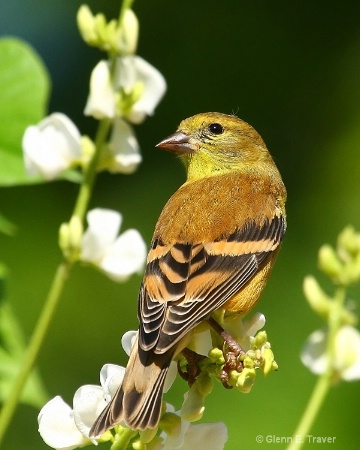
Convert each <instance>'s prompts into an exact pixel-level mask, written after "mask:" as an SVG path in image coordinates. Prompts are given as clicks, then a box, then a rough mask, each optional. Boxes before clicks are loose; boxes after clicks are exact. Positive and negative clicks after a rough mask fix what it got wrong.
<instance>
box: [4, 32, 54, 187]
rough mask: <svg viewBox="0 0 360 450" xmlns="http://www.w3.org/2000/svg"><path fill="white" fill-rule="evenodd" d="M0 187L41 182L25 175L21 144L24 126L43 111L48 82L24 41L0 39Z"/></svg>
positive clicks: (38, 117) (37, 60) (35, 119)
mask: <svg viewBox="0 0 360 450" xmlns="http://www.w3.org/2000/svg"><path fill="white" fill-rule="evenodd" d="M0 67H1V70H0V186H13V185H18V184H29V183H34V182H39V181H43V180H41V179H39V178H31V177H29V176H28V175H27V174H26V173H25V169H24V162H23V155H22V148H21V141H22V136H23V134H24V131H25V129H26V127H28V126H29V125H32V124H36V123H37V122H39V121H40V120H41V119H42V118H43V117H44V116H45V112H46V107H47V102H48V95H49V89H50V82H49V76H48V73H47V70H46V68H45V66H44V64H43V63H42V61H41V59H40V57H39V56H38V55H37V53H36V52H35V51H34V50H33V49H32V48H31V47H30V46H29V45H28V44H26V43H25V42H22V41H20V40H18V39H14V38H3V39H0Z"/></svg>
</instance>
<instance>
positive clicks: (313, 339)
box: [300, 330, 327, 375]
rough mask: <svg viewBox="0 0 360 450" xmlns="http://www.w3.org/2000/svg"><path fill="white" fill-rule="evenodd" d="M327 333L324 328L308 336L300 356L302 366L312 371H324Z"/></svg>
mask: <svg viewBox="0 0 360 450" xmlns="http://www.w3.org/2000/svg"><path fill="white" fill-rule="evenodd" d="M326 339H327V334H326V333H325V331H324V330H317V331H314V332H313V333H311V334H310V336H309V337H308V339H307V341H306V343H305V346H304V348H303V351H302V352H301V355H300V358H301V361H302V363H303V364H304V366H306V367H307V368H308V369H309V370H310V371H311V372H312V373H315V374H317V375H320V374H322V373H324V371H325V370H326V365H327V358H326V355H325V351H326Z"/></svg>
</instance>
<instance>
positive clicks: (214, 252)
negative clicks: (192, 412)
mask: <svg viewBox="0 0 360 450" xmlns="http://www.w3.org/2000/svg"><path fill="white" fill-rule="evenodd" d="M285 228H286V223H285V219H284V217H282V216H274V217H273V218H272V219H271V220H268V219H267V220H265V221H264V223H263V224H262V225H261V226H258V225H256V224H255V223H254V222H252V221H249V222H247V223H245V225H244V226H243V227H242V228H241V229H239V230H236V231H235V232H234V233H232V234H231V235H230V236H227V237H226V238H224V237H221V238H219V239H218V240H216V241H214V242H211V243H201V244H199V243H198V244H194V243H192V244H191V243H177V244H175V245H171V246H166V245H164V244H163V243H162V242H161V241H160V240H154V242H153V245H152V249H151V250H150V253H149V258H148V264H147V268H146V272H145V277H144V281H143V284H142V287H141V290H140V294H139V295H140V298H139V309H138V315H139V320H140V333H139V344H140V346H141V348H142V349H143V350H150V349H154V351H155V352H156V353H164V352H166V351H167V350H168V349H169V348H170V347H171V346H173V345H174V344H175V343H176V342H178V341H179V340H180V339H181V338H182V337H183V336H184V335H185V334H186V333H187V332H188V331H189V330H191V329H192V328H194V327H195V326H196V325H197V324H199V323H200V322H202V321H203V320H204V319H206V318H207V317H209V315H210V314H211V313H212V312H213V311H215V310H216V309H218V308H220V307H221V306H222V305H224V304H225V303H226V302H227V301H228V300H229V299H230V298H231V297H232V296H233V295H234V294H236V293H237V292H239V290H240V289H241V288H242V287H243V286H244V285H245V284H246V283H247V282H248V281H249V280H250V279H251V278H252V277H253V276H254V275H255V274H256V273H257V272H258V271H259V269H261V267H262V265H263V263H264V261H266V260H267V259H268V257H269V256H270V254H271V253H272V252H274V251H275V250H276V249H277V248H278V247H279V245H280V242H281V240H282V237H283V235H284V233H285Z"/></svg>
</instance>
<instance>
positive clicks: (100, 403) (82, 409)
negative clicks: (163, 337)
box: [38, 364, 125, 450]
mask: <svg viewBox="0 0 360 450" xmlns="http://www.w3.org/2000/svg"><path fill="white" fill-rule="evenodd" d="M124 374H125V368H124V367H121V366H116V365H114V364H105V365H104V366H103V367H102V369H101V372H100V383H101V386H96V385H90V384H89V385H85V386H81V387H80V388H79V389H78V390H77V391H76V392H75V395H74V399H73V409H71V407H70V406H69V405H68V404H67V403H65V402H64V400H63V399H62V398H61V397H60V396H57V397H55V398H53V399H52V400H50V401H49V402H48V403H46V405H45V406H44V407H43V408H42V409H41V411H40V413H39V416H38V423H39V433H40V435H41V437H42V438H43V440H44V441H45V443H46V444H47V445H49V446H50V447H52V448H55V449H57V450H60V449H62V450H71V449H74V448H78V447H84V446H85V445H89V444H91V442H92V443H93V444H96V440H95V439H91V440H90V439H89V432H90V429H91V427H92V425H93V423H94V422H95V419H96V418H97V417H98V416H99V414H100V413H101V411H102V410H103V409H104V408H105V406H106V405H107V404H108V403H109V402H110V400H111V398H112V397H113V395H114V393H115V391H116V389H117V388H118V386H120V385H121V383H122V380H123V378H124Z"/></svg>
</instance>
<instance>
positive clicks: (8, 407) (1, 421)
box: [0, 262, 71, 444]
mask: <svg viewBox="0 0 360 450" xmlns="http://www.w3.org/2000/svg"><path fill="white" fill-rule="evenodd" d="M70 268H71V264H70V263H67V262H63V263H62V264H60V265H59V267H58V269H57V271H56V273H55V276H54V279H53V282H52V285H51V288H50V291H49V294H48V297H47V299H46V301H45V305H44V307H43V309H42V311H41V314H40V317H39V319H38V322H37V324H36V327H35V331H34V333H33V335H32V337H31V340H30V342H29V345H28V347H27V349H26V352H25V355H24V360H23V362H22V365H21V367H20V371H19V373H18V375H17V377H16V379H15V381H14V384H13V386H12V389H11V391H10V393H9V395H8V397H7V399H6V400H5V402H4V405H3V408H2V411H1V416H0V444H1V442H2V440H3V438H4V435H5V432H6V430H7V427H8V425H9V423H10V421H11V419H12V416H13V414H14V412H15V409H16V406H17V404H18V402H19V399H20V396H21V393H22V390H23V387H24V385H25V383H26V381H27V379H28V376H29V375H30V373H31V370H32V368H33V367H34V364H35V361H36V359H37V356H38V354H39V351H40V348H41V346H42V344H43V342H44V340H45V336H46V333H47V330H48V329H49V326H50V323H51V320H52V318H53V316H54V313H55V310H56V307H57V305H58V303H59V299H60V296H61V293H62V291H63V289H64V286H65V280H66V278H67V277H68V275H69V272H70Z"/></svg>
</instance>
